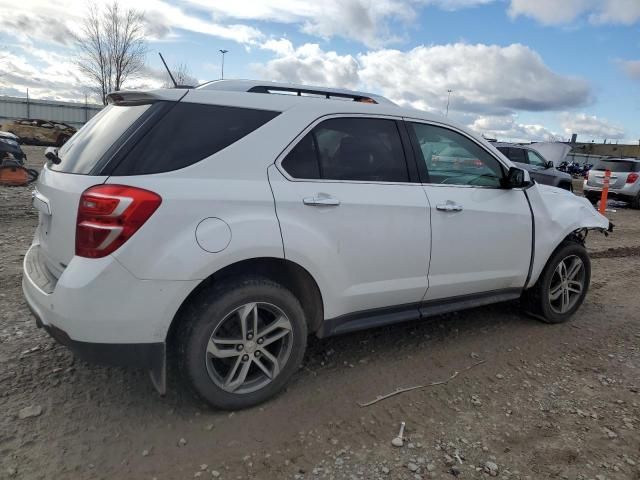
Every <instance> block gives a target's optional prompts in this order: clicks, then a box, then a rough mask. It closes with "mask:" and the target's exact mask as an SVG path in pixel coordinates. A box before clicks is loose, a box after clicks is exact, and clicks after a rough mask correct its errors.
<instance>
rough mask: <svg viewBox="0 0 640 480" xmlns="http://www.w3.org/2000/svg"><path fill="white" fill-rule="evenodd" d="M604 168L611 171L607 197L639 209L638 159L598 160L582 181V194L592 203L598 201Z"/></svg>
mask: <svg viewBox="0 0 640 480" xmlns="http://www.w3.org/2000/svg"><path fill="white" fill-rule="evenodd" d="M606 170H610V171H611V178H610V180H609V198H612V199H614V200H622V201H624V202H629V203H630V204H631V208H636V209H640V160H637V159H633V158H606V159H603V160H599V161H598V162H597V163H596V164H595V165H594V166H593V168H592V169H591V171H590V172H589V176H588V177H587V180H585V182H584V196H585V197H587V198H588V199H589V201H590V202H591V203H593V204H594V205H595V204H596V203H598V200H600V196H601V195H602V185H603V183H604V176H605V171H606Z"/></svg>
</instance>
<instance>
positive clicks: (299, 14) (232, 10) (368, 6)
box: [187, 0, 473, 47]
mask: <svg viewBox="0 0 640 480" xmlns="http://www.w3.org/2000/svg"><path fill="white" fill-rule="evenodd" d="M187 1H188V2H189V3H190V4H192V5H196V6H198V7H199V8H202V9H203V10H207V11H210V12H211V13H212V14H213V16H214V18H219V19H238V20H245V21H246V20H256V21H269V22H277V23H285V24H298V25H299V26H300V29H301V30H302V31H303V32H304V33H307V34H309V35H313V36H317V37H320V38H324V39H329V38H332V37H336V36H337V37H342V38H348V39H353V40H357V41H359V42H361V43H363V44H365V45H367V46H369V47H380V46H382V45H385V44H388V43H390V42H393V41H396V40H398V37H396V36H395V35H393V34H392V33H391V27H390V25H391V24H392V23H394V22H402V23H407V22H410V21H412V20H413V19H414V18H415V17H416V10H415V2H414V1H413V0H324V1H321V2H310V1H299V0H259V1H258V0H243V1H229V0H213V1H212V0H187ZM470 1H473V0H470Z"/></svg>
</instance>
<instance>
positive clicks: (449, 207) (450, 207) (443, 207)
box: [436, 200, 462, 212]
mask: <svg viewBox="0 0 640 480" xmlns="http://www.w3.org/2000/svg"><path fill="white" fill-rule="evenodd" d="M436 210H440V211H441V212H461V211H462V205H458V204H457V203H455V202H452V201H451V200H447V202H446V203H441V204H440V205H436Z"/></svg>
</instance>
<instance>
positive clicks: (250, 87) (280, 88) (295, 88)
mask: <svg viewBox="0 0 640 480" xmlns="http://www.w3.org/2000/svg"><path fill="white" fill-rule="evenodd" d="M196 88H197V89H199V90H223V91H233V92H251V93H272V94H289V95H296V96H299V97H301V96H308V95H317V96H321V97H324V98H327V99H340V100H348V99H351V100H353V101H354V102H362V103H376V104H387V105H396V104H395V103H393V102H392V101H391V100H389V99H388V98H385V97H383V96H380V95H375V94H372V93H365V92H358V91H354V90H346V89H341V88H327V87H317V86H311V85H298V84H293V83H279V82H264V81H259V80H214V81H211V82H207V83H204V84H202V85H199V86H198V87H196Z"/></svg>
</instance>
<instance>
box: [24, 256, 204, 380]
mask: <svg viewBox="0 0 640 480" xmlns="http://www.w3.org/2000/svg"><path fill="white" fill-rule="evenodd" d="M38 249H39V245H38V244H34V245H32V247H31V248H30V249H29V251H28V252H27V254H26V255H25V259H24V274H23V279H22V290H23V293H24V297H25V299H26V302H27V304H28V305H29V308H30V309H31V311H32V313H33V315H34V316H35V317H36V322H37V324H38V326H42V327H43V328H44V329H45V330H46V331H47V332H48V333H49V334H50V335H51V336H52V337H53V338H54V339H56V340H57V341H58V342H60V343H61V344H63V345H66V346H67V347H69V348H70V349H71V350H72V351H73V352H74V353H76V354H77V355H78V357H80V358H82V359H84V360H87V361H90V362H96V363H103V364H108V365H117V366H130V367H137V368H145V369H149V370H155V371H157V370H158V369H164V362H165V339H166V335H167V332H168V329H169V326H170V324H171V321H172V320H173V317H174V316H175V313H176V312H177V310H178V308H179V306H180V305H181V304H182V301H183V300H184V298H186V297H187V295H188V293H189V292H190V291H191V288H193V285H192V284H191V282H173V281H152V280H140V279H137V278H135V277H133V276H132V275H131V274H130V273H129V272H128V271H127V270H126V269H125V268H124V267H122V266H121V265H120V264H119V263H118V262H117V261H116V260H115V259H114V258H112V257H106V258H104V259H83V258H79V257H74V258H73V259H72V260H71V262H69V265H68V266H67V268H66V269H65V270H64V272H63V273H62V275H61V276H60V278H59V279H57V281H55V282H52V281H51V279H50V278H47V276H46V275H42V271H43V270H46V269H44V268H41V267H42V266H41V265H38V262H39V261H40V260H39V255H38V252H39V250H38ZM39 267H40V268H39Z"/></svg>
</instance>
